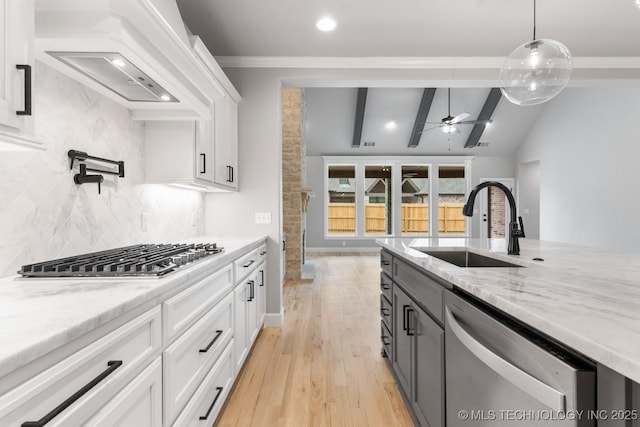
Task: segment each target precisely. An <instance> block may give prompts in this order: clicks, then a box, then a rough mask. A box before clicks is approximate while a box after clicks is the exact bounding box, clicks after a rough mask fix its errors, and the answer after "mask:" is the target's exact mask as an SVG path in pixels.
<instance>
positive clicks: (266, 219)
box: [256, 212, 271, 224]
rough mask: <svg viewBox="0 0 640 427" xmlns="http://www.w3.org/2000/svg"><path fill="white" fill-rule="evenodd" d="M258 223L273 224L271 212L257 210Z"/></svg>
mask: <svg viewBox="0 0 640 427" xmlns="http://www.w3.org/2000/svg"><path fill="white" fill-rule="evenodd" d="M256 224H271V213H270V212H256Z"/></svg>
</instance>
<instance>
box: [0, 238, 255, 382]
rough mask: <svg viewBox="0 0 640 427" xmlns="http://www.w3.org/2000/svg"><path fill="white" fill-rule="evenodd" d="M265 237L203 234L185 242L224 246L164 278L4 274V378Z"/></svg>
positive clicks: (0, 323)
mask: <svg viewBox="0 0 640 427" xmlns="http://www.w3.org/2000/svg"><path fill="white" fill-rule="evenodd" d="M264 240H265V237H264V236H262V237H258V238H219V237H215V236H203V237H199V238H196V239H190V240H187V241H184V242H183V243H213V242H215V243H217V244H218V246H222V247H224V251H223V252H221V253H220V254H216V255H212V256H210V257H207V258H204V259H202V260H200V261H196V262H194V263H193V264H189V265H188V266H187V267H185V268H181V269H179V270H177V271H175V272H173V273H170V274H168V275H167V276H165V277H162V278H157V277H148V278H55V279H40V278H22V277H19V276H14V277H8V278H4V279H0V343H2V345H0V378H1V377H2V376H4V375H5V374H7V373H9V372H11V371H13V370H16V369H18V368H20V367H22V366H24V365H26V364H27V363H29V362H31V361H33V360H35V359H37V358H38V357H40V356H42V355H45V354H46V353H48V352H50V351H52V350H54V349H56V348H58V347H60V346H63V345H64V344H67V343H69V342H71V341H73V340H74V339H76V338H78V337H80V336H82V335H84V334H85V333H87V332H90V331H92V330H94V329H96V328H98V327H100V326H101V325H104V324H106V323H107V322H109V321H111V320H113V319H115V318H116V317H118V316H120V315H122V314H124V313H126V312H128V311H130V310H132V309H134V308H136V307H138V306H140V305H142V304H144V303H147V302H149V301H153V300H154V299H155V300H157V302H158V303H159V302H161V300H162V296H163V295H166V294H167V293H168V292H170V291H171V290H174V289H176V288H179V287H180V286H181V285H183V284H185V283H188V282H189V281H190V280H191V279H193V278H196V277H198V276H199V275H201V274H202V273H203V272H204V271H205V270H207V269H213V268H217V267H218V266H224V265H227V264H229V263H230V262H232V261H233V260H234V259H235V258H237V257H238V256H239V255H240V254H242V253H243V252H246V251H248V250H250V249H252V248H253V247H257V246H259V244H260V243H261V242H263V241H264Z"/></svg>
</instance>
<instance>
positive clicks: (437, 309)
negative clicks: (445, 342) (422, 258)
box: [393, 259, 444, 324]
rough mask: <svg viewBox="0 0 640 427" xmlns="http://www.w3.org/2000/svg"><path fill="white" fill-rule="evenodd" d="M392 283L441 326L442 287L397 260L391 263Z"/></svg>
mask: <svg viewBox="0 0 640 427" xmlns="http://www.w3.org/2000/svg"><path fill="white" fill-rule="evenodd" d="M393 266H394V268H393V269H394V273H395V276H394V281H395V282H396V283H397V284H399V285H401V286H402V287H403V288H404V290H405V291H407V293H408V294H409V296H411V297H412V298H413V299H414V300H416V301H417V302H419V303H420V304H421V305H422V306H423V308H424V309H426V311H427V312H428V313H429V314H430V315H431V316H433V317H434V318H435V319H437V320H438V321H439V322H440V324H443V322H444V320H443V319H444V317H443V307H444V302H443V301H444V287H443V286H442V285H441V284H439V283H438V282H436V281H435V280H433V279H431V278H430V277H428V276H427V275H426V274H424V273H421V272H419V271H418V270H416V269H415V268H413V267H411V266H410V265H408V264H406V263H404V262H401V261H399V260H397V259H394V261H393Z"/></svg>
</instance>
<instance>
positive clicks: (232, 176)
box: [229, 166, 233, 182]
mask: <svg viewBox="0 0 640 427" xmlns="http://www.w3.org/2000/svg"><path fill="white" fill-rule="evenodd" d="M229 167H230V168H231V182H233V166H229Z"/></svg>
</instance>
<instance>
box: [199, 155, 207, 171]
mask: <svg viewBox="0 0 640 427" xmlns="http://www.w3.org/2000/svg"><path fill="white" fill-rule="evenodd" d="M200 156H201V157H202V170H201V171H200V173H207V155H206V154H205V153H200Z"/></svg>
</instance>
